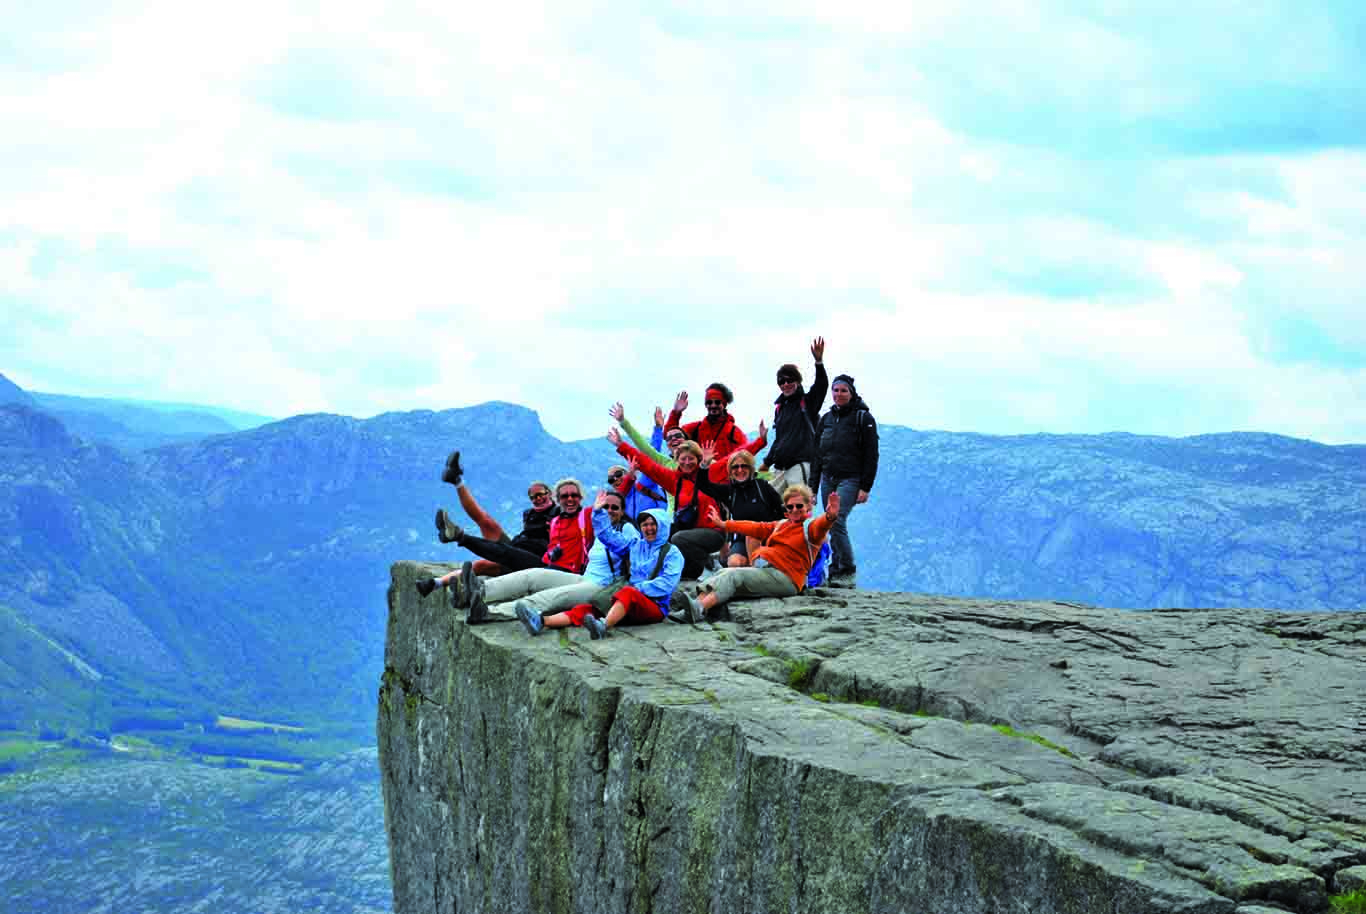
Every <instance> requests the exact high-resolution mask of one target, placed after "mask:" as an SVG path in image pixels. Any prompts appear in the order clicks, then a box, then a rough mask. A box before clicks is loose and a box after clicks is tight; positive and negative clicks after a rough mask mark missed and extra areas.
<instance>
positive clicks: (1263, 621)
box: [379, 562, 1366, 914]
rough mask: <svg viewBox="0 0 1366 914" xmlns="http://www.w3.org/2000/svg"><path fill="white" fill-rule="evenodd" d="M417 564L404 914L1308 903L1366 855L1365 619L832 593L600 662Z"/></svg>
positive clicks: (396, 610)
mask: <svg viewBox="0 0 1366 914" xmlns="http://www.w3.org/2000/svg"><path fill="white" fill-rule="evenodd" d="M431 570H433V568H432V567H431V566H424V565H419V564H415V563H406V562H405V563H399V564H397V565H395V566H394V568H393V570H392V584H391V588H390V591H389V622H388V638H387V645H386V661H385V662H386V668H385V672H384V675H383V682H382V684H381V687H380V709H379V743H380V763H381V769H382V779H383V789H384V800H385V818H386V825H387V828H388V833H389V844H390V855H391V869H392V874H393V882H394V899H395V910H396V912H397V914H417V912H427V911H461V912H469V911H578V912H628V911H633V912H639V911H655V912H673V911H726V912H745V911H756V912H757V911H793V912H836V911H837V912H860V911H868V912H873V911H877V912H890V911H905V912H1006V911H1019V912H1026V911H1028V912H1053V911H1057V912H1078V914H1080V912H1096V911H1106V912H1116V914H1118V912H1158V911H1162V912H1177V911H1179V912H1208V914H1214V912H1238V914H1264V912H1267V911H1301V912H1312V911H1322V910H1326V909H1327V907H1328V898H1329V895H1330V894H1331V893H1333V892H1334V891H1340V890H1341V887H1342V886H1347V885H1352V884H1353V883H1352V882H1351V879H1352V877H1353V873H1352V872H1349V871H1350V870H1352V868H1353V867H1360V866H1361V865H1363V864H1366V713H1363V712H1364V711H1366V695H1363V688H1362V687H1363V684H1366V614H1361V613H1335V614H1287V613H1278V612H1273V611H1268V610H1236V611H1235V610H1183V611H1163V612H1150V613H1135V612H1124V611H1117V610H1106V609H1095V608H1090V607H1085V606H1078V605H1069V604H1060V603H1043V602H1032V603H998V602H990V601H980V600H965V599H952V598H940V597H930V596H921V595H914V594H892V593H873V592H861V591H856V592H848V591H844V592H837V591H824V592H822V591H815V592H813V593H811V594H809V595H804V596H802V597H799V598H795V599H792V600H788V601H785V602H778V601H759V602H753V603H748V604H737V605H736V606H735V607H734V608H733V618H732V619H731V620H730V621H728V622H724V623H719V624H715V625H702V626H698V627H695V628H688V627H684V626H674V625H659V626H651V627H647V628H636V629H624V630H621V631H620V632H619V633H617V634H616V635H614V636H613V637H611V638H609V639H607V640H605V641H601V642H590V641H588V640H587V639H586V638H585V637H584V633H583V632H579V631H576V632H574V633H573V634H571V635H567V636H560V637H557V636H556V635H555V634H553V633H552V634H548V635H544V636H541V637H539V638H534V639H533V638H530V637H528V636H527V635H526V634H525V632H524V631H523V629H522V628H521V626H520V625H518V624H517V623H515V622H509V623H505V624H490V625H484V626H479V627H467V626H465V625H464V624H463V623H462V622H461V621H460V620H459V618H458V617H457V616H456V615H455V614H453V613H452V611H451V610H450V609H449V607H448V606H447V605H446V604H445V603H444V602H443V600H442V599H441V595H440V593H439V592H438V594H436V595H433V596H432V597H430V598H428V599H426V600H421V599H419V598H418V597H417V594H416V592H415V590H414V588H413V583H412V582H413V580H414V578H415V576H416V575H418V574H425V573H429V572H430V571H431ZM1355 872H1357V873H1359V872H1360V870H1356V871H1355Z"/></svg>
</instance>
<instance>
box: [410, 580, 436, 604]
mask: <svg viewBox="0 0 1366 914" xmlns="http://www.w3.org/2000/svg"><path fill="white" fill-rule="evenodd" d="M413 583H414V584H415V585H416V586H417V592H418V593H419V594H421V595H422V598H423V599H424V600H425V599H426V598H427V597H430V596H431V595H432V591H433V590H436V581H435V580H433V579H432V578H419V579H418V580H416V581H414V582H413Z"/></svg>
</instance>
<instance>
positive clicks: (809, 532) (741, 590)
mask: <svg viewBox="0 0 1366 914" xmlns="http://www.w3.org/2000/svg"><path fill="white" fill-rule="evenodd" d="M814 497H815V496H813V495H812V494H811V490H810V489H809V488H807V487H806V486H804V485H801V484H800V483H798V484H795V485H790V486H788V487H787V491H786V492H784V493H783V511H784V512H785V513H786V514H787V517H786V518H784V519H783V520H780V521H777V522H774V523H756V522H754V521H746V520H729V521H723V520H721V515H720V513H719V512H717V510H716V508H715V507H713V508H711V509H710V512H709V513H710V514H711V517H710V518H709V520H711V522H712V523H714V524H716V525H717V526H719V527H720V528H721V529H722V530H723V531H724V532H725V533H727V534H730V533H741V534H744V535H746V536H753V537H755V538H757V539H759V540H760V541H761V542H762V543H763V545H762V546H760V547H759V549H758V550H757V551H755V552H754V553H753V554H752V555H751V556H750V560H751V565H750V567H748V568H726V569H723V570H722V571H720V572H719V573H717V574H715V575H713V576H712V577H711V578H709V579H707V580H706V581H704V582H703V583H702V585H701V587H700V588H699V589H698V596H697V597H696V598H693V597H689V598H688V606H687V608H686V610H684V612H683V613H682V614H681V616H682V617H681V618H678V617H675V616H670V618H671V619H675V620H676V621H688V622H699V621H701V620H702V619H703V618H705V617H706V614H707V613H709V612H710V611H711V610H713V609H715V608H716V607H717V606H722V605H724V604H726V603H729V602H730V601H731V600H733V599H736V598H749V599H757V598H759V597H793V596H796V595H797V594H799V593H801V592H802V590H803V589H805V587H806V577H807V575H808V574H810V572H811V565H812V564H813V563H814V562H815V560H816V556H817V555H818V554H819V553H820V548H821V543H822V542H824V540H825V537H826V534H827V533H828V532H829V530H830V525H831V524H833V523H834V522H835V519H836V518H837V517H839V513H840V497H839V494H838V493H833V492H832V493H831V495H830V499H829V500H828V501H827V502H826V503H825V513H824V514H822V515H821V516H820V517H817V518H815V519H812V518H811V516H810V515H811V503H812V501H813V499H814Z"/></svg>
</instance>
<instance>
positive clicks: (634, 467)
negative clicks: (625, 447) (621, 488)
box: [626, 454, 640, 479]
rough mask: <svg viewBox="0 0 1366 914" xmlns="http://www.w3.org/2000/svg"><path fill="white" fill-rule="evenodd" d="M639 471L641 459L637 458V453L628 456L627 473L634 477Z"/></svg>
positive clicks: (628, 475)
mask: <svg viewBox="0 0 1366 914" xmlns="http://www.w3.org/2000/svg"><path fill="white" fill-rule="evenodd" d="M639 473H640V461H639V460H637V459H636V455H635V454H632V455H631V456H630V457H627V458H626V475H627V477H629V478H631V479H634V478H635V477H636V476H637V475H639Z"/></svg>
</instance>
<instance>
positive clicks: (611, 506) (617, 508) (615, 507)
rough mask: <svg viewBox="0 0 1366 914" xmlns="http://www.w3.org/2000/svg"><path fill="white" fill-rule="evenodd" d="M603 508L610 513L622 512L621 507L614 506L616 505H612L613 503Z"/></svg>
mask: <svg viewBox="0 0 1366 914" xmlns="http://www.w3.org/2000/svg"><path fill="white" fill-rule="evenodd" d="M603 507H604V508H606V509H607V510H608V511H620V510H621V505H614V504H612V503H611V502H608V503H607V504H605V505H603Z"/></svg>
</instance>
